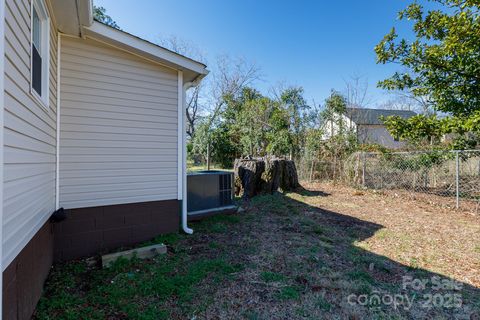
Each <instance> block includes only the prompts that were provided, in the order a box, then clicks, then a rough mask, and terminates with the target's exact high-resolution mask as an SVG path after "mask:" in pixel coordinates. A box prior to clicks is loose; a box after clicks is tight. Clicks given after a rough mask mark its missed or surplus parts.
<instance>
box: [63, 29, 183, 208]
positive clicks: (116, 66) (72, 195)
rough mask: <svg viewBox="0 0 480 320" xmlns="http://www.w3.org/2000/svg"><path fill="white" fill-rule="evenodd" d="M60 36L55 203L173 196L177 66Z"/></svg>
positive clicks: (175, 188) (175, 182)
mask: <svg viewBox="0 0 480 320" xmlns="http://www.w3.org/2000/svg"><path fill="white" fill-rule="evenodd" d="M61 43H62V48H61V65H62V67H61V69H60V76H61V77H60V79H61V87H60V104H61V112H60V124H61V125H60V131H59V133H60V142H59V145H60V150H59V201H60V202H59V206H60V207H64V208H66V209H72V208H83V207H93V206H106V205H114V204H124V203H135V202H147V201H161V200H173V199H177V198H178V188H179V186H178V183H179V177H178V168H179V164H178V161H179V155H178V152H179V150H178V143H179V137H178V135H179V129H178V126H179V115H180V114H182V113H181V112H182V111H179V110H178V99H179V93H178V91H179V89H178V83H179V80H178V72H177V71H176V70H172V69H170V68H166V67H163V66H160V65H158V64H154V63H151V62H149V61H147V60H145V59H141V58H139V57H137V56H135V55H132V54H129V53H127V52H124V51H122V50H118V49H117V48H114V47H111V46H108V45H106V44H103V43H101V42H98V41H95V40H93V39H80V38H73V37H68V36H62V40H61ZM180 90H181V89H180Z"/></svg>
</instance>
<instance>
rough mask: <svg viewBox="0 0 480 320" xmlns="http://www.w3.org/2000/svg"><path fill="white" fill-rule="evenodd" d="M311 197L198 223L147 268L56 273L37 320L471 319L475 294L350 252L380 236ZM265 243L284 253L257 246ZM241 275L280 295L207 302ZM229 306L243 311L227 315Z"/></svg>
mask: <svg viewBox="0 0 480 320" xmlns="http://www.w3.org/2000/svg"><path fill="white" fill-rule="evenodd" d="M317 196H322V197H323V196H328V194H327V193H324V192H321V191H316V190H307V189H303V190H299V191H298V192H296V193H291V194H281V193H276V194H273V195H266V196H257V197H254V198H253V199H251V201H250V202H249V203H246V204H245V205H246V206H247V212H246V213H245V214H240V215H219V216H214V217H209V218H207V219H205V220H202V221H199V222H196V223H194V224H192V227H193V229H194V230H195V233H194V235H192V236H186V235H180V234H173V235H164V236H159V237H158V238H156V239H154V240H152V242H150V243H158V242H162V243H166V244H167V245H168V246H169V248H170V250H169V254H167V255H165V256H159V257H157V258H155V259H152V260H138V259H134V260H132V261H125V260H118V261H117V263H115V264H114V266H113V267H112V268H110V269H103V270H102V269H97V268H95V267H88V266H87V265H86V264H85V263H84V262H72V263H67V264H65V265H61V266H57V267H55V268H54V271H53V272H52V273H51V275H50V277H49V280H48V283H47V285H46V290H45V296H44V297H43V298H42V300H41V303H40V304H39V308H38V312H37V315H36V318H37V319H105V318H111V319H145V320H146V319H171V318H176V319H183V318H192V316H194V315H195V316H196V317H197V318H199V319H203V318H208V317H209V316H216V315H215V314H212V313H211V312H212V311H210V313H206V311H205V310H207V309H209V308H211V307H212V306H214V310H218V308H222V306H225V307H223V308H226V310H224V312H226V314H227V317H228V315H229V314H230V315H232V316H233V315H236V318H246V319H254V318H255V319H268V318H276V319H293V318H308V317H310V318H313V319H331V318H352V319H394V318H397V319H437V318H438V319H478V312H479V311H478V310H479V308H480V290H479V288H477V287H473V286H471V285H468V284H466V283H458V282H456V281H454V280H453V279H450V278H447V277H445V276H442V275H439V274H436V273H434V272H431V271H428V270H425V269H421V268H415V267H412V266H407V265H403V264H401V263H398V262H396V261H393V260H391V259H389V258H387V257H384V256H380V255H377V254H375V253H372V252H370V251H367V250H364V249H362V248H359V247H358V246H357V245H356V243H357V242H360V241H362V240H366V239H368V238H370V237H372V236H373V235H374V234H375V233H377V232H378V231H380V230H382V229H383V226H382V225H379V224H376V223H372V222H369V221H364V220H361V219H357V218H355V217H352V216H349V215H345V214H341V213H338V212H333V211H329V210H324V209H321V208H318V207H314V206H311V205H309V204H307V203H306V202H305V201H304V200H302V199H308V198H309V197H317ZM269 223H272V227H271V228H269V225H268V224H269ZM274 226H275V227H274ZM260 230H261V231H260ZM265 233H268V236H269V237H267V238H268V239H275V237H278V238H279V241H277V242H275V243H276V244H275V245H281V246H284V248H278V247H274V246H273V244H272V246H271V247H270V246H269V245H270V243H265V242H262V241H265V240H264V239H265V238H262V236H264V235H265ZM272 243H274V241H273V240H272ZM278 243H279V244H278ZM260 246H263V247H264V249H263V251H260V250H259V249H258V248H259V247H260ZM262 254H268V255H273V261H274V262H275V263H272V266H271V268H270V269H268V270H265V269H261V268H263V267H262V266H256V265H251V260H261V259H264V260H267V259H268V256H265V257H264V256H262ZM252 256H258V257H259V259H250V257H252ZM247 261H248V262H247ZM279 261H280V262H279ZM259 268H260V269H259ZM247 271H249V272H247ZM242 272H245V273H257V274H258V280H259V281H261V282H262V283H264V284H263V285H265V284H266V285H267V288H270V287H275V288H276V287H279V288H281V289H280V290H276V291H272V292H270V291H268V290H267V291H266V292H265V288H264V287H261V289H262V290H263V291H261V292H263V293H262V295H261V296H258V297H257V298H258V302H256V304H254V305H253V306H252V305H249V303H248V302H247V301H246V300H245V301H244V300H238V301H235V299H233V301H232V297H231V296H226V297H225V298H224V300H221V301H218V300H216V299H219V298H218V296H215V292H217V290H221V289H223V288H225V287H226V283H229V284H230V286H232V287H235V286H236V283H237V281H239V280H238V277H239V274H241V273H242ZM255 283H256V282H248V286H247V287H246V288H248V290H251V291H248V292H245V296H246V297H247V298H248V299H250V298H251V296H253V295H255V294H256V292H257V291H256V290H253V289H255V288H256V287H255V286H256V284H255ZM276 284H280V285H279V286H277V285H276ZM438 284H442V285H441V286H440V287H439V288H437V286H438ZM243 285H245V284H243ZM274 285H275V286H274ZM449 285H452V286H453V287H452V288H449V287H448V286H449ZM249 286H250V287H249ZM252 286H253V288H252ZM238 288H239V286H238V287H237V289H238ZM257 289H258V288H257ZM237 299H241V298H240V296H239V297H238V298H237ZM248 301H250V300H248ZM312 301H314V302H312ZM230 303H234V304H235V305H240V306H241V308H243V310H235V311H232V312H233V313H228V312H229V310H228V306H229V304H230ZM460 304H461V305H460ZM215 308H217V309H215ZM265 310H277V311H271V312H273V313H265ZM278 310H280V311H281V313H278V314H276V313H275V312H280V311H278ZM239 312H240V313H239ZM269 312H270V311H269ZM476 317H477V318H476Z"/></svg>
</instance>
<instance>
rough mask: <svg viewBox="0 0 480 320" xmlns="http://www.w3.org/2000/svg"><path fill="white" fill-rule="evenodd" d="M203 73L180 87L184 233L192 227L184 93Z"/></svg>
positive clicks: (198, 81) (199, 79)
mask: <svg viewBox="0 0 480 320" xmlns="http://www.w3.org/2000/svg"><path fill="white" fill-rule="evenodd" d="M204 76H205V75H203V74H201V75H199V76H197V77H196V78H195V80H193V81H192V82H187V83H185V84H183V88H182V102H181V105H182V126H181V128H182V129H181V130H182V229H183V232H185V233H186V234H192V233H193V229H191V228H189V227H188V212H187V139H186V135H187V134H186V130H185V110H186V108H185V107H186V105H185V94H186V91H187V90H188V89H190V88H193V87H196V86H198V84H199V83H200V81H201V80H202V78H203V77H204Z"/></svg>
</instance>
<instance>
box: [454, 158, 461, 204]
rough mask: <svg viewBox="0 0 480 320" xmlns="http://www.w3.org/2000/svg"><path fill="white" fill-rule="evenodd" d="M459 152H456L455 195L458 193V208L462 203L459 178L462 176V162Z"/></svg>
mask: <svg viewBox="0 0 480 320" xmlns="http://www.w3.org/2000/svg"><path fill="white" fill-rule="evenodd" d="M458 153H459V151H458V150H457V151H455V193H456V205H455V206H456V208H457V209H458V208H459V204H460V203H459V202H460V199H459V198H460V183H459V176H460V160H459V157H458Z"/></svg>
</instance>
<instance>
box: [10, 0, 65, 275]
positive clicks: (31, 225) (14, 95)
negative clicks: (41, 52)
mask: <svg viewBox="0 0 480 320" xmlns="http://www.w3.org/2000/svg"><path fill="white" fill-rule="evenodd" d="M55 30H56V28H55V27H54V26H53V25H51V27H50V82H49V83H50V84H49V86H50V96H49V98H50V107H49V108H48V110H47V109H46V108H45V107H44V106H42V105H41V104H40V103H39V102H38V100H36V99H34V98H33V97H32V95H31V93H30V48H31V43H30V2H29V1H27V0H22V1H17V0H6V7H5V40H4V41H5V42H4V44H5V101H4V105H5V113H4V161H5V165H4V181H3V184H4V203H3V210H4V211H3V212H4V218H3V268H4V269H5V268H6V267H8V265H9V264H10V262H11V261H12V260H13V259H14V258H15V257H16V255H17V254H18V253H19V252H20V251H21V250H22V249H23V247H24V246H25V245H26V244H27V243H28V241H29V240H30V239H31V238H32V237H33V235H35V233H37V231H38V230H39V229H40V227H41V226H42V225H43V224H44V223H45V222H46V221H47V219H48V218H49V216H50V215H51V214H52V212H53V211H54V210H55V166H56V120H55V119H56V83H57V79H56V74H57V61H56V57H57V53H56V52H57V34H56V31H55Z"/></svg>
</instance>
